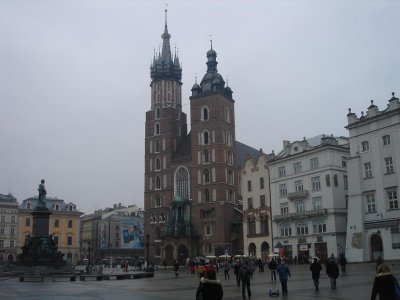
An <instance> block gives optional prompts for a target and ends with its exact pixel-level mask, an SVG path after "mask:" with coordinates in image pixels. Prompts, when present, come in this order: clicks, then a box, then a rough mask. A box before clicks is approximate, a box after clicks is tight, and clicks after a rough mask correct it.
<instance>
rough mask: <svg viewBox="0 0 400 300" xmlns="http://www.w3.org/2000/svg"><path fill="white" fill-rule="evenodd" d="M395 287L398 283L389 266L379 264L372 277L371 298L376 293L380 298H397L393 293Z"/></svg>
mask: <svg viewBox="0 0 400 300" xmlns="http://www.w3.org/2000/svg"><path fill="white" fill-rule="evenodd" d="M396 288H398V283H397V280H396V278H395V277H394V276H393V274H392V273H391V272H390V269H389V266H388V265H386V264H380V265H379V267H378V270H377V274H376V276H375V279H374V285H373V287H372V293H371V300H375V298H376V295H379V299H380V300H383V299H397V298H396V293H395V290H396Z"/></svg>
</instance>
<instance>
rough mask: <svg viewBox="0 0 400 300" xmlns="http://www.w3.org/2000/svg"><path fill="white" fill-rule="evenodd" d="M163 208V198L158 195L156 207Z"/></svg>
mask: <svg viewBox="0 0 400 300" xmlns="http://www.w3.org/2000/svg"><path fill="white" fill-rule="evenodd" d="M160 206H161V197H160V195H158V194H157V195H156V207H160Z"/></svg>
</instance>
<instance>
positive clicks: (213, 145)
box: [144, 22, 258, 263]
mask: <svg viewBox="0 0 400 300" xmlns="http://www.w3.org/2000/svg"><path fill="white" fill-rule="evenodd" d="M161 37H162V43H163V44H162V50H161V53H159V54H157V55H155V56H154V59H153V62H152V64H151V67H150V74H151V83H150V88H151V104H150V109H149V111H147V112H146V122H145V176H144V178H145V189H144V199H145V200H144V207H145V221H144V223H145V235H146V236H148V240H149V252H150V254H149V258H150V261H154V262H155V263H158V262H162V261H166V262H167V263H171V262H172V261H173V260H175V259H178V260H180V261H183V260H184V259H186V258H188V257H194V256H200V255H201V256H203V255H205V256H219V255H225V254H229V255H236V254H242V253H243V231H242V219H243V213H242V209H241V201H240V200H241V198H240V188H239V187H240V168H241V167H242V166H243V165H244V164H245V160H246V157H247V156H248V155H258V151H257V150H255V149H253V148H251V147H249V146H246V145H244V144H242V143H240V142H238V141H236V138H235V101H234V99H233V98H232V94H233V92H232V90H231V88H230V87H228V86H227V85H226V84H225V81H224V79H223V77H222V76H221V75H220V74H219V73H218V69H217V65H218V62H217V53H216V51H215V50H213V49H212V44H211V49H210V50H209V51H208V52H207V62H206V64H207V71H206V73H205V75H204V76H203V79H202V80H201V82H200V84H197V83H195V84H194V85H193V87H192V89H191V92H192V95H191V97H190V115H191V120H190V129H191V130H190V132H188V123H187V122H188V120H187V115H186V113H185V112H184V111H182V92H181V89H182V81H181V79H182V68H181V65H180V62H179V58H178V56H177V55H176V53H175V55H172V53H171V48H170V37H171V35H170V34H169V33H168V27H167V22H165V27H164V33H163V34H162V36H161Z"/></svg>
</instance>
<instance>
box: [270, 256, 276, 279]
mask: <svg viewBox="0 0 400 300" xmlns="http://www.w3.org/2000/svg"><path fill="white" fill-rule="evenodd" d="M277 266H278V264H277V263H276V261H275V259H274V258H271V261H270V262H269V263H268V268H269V270H270V271H271V282H273V281H275V282H276V267H277Z"/></svg>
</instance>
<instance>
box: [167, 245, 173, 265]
mask: <svg viewBox="0 0 400 300" xmlns="http://www.w3.org/2000/svg"><path fill="white" fill-rule="evenodd" d="M165 259H166V260H167V263H169V264H171V263H172V262H173V261H174V247H172V245H167V246H165Z"/></svg>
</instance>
